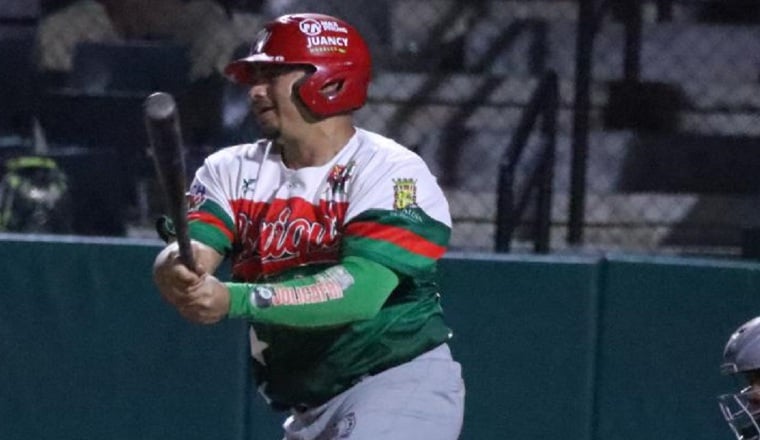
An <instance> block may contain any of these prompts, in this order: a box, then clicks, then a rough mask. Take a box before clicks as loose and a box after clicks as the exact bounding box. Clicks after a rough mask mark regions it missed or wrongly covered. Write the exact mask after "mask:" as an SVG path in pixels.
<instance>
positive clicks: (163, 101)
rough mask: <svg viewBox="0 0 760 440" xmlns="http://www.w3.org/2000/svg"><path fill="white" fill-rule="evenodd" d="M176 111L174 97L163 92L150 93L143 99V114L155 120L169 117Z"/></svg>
mask: <svg viewBox="0 0 760 440" xmlns="http://www.w3.org/2000/svg"><path fill="white" fill-rule="evenodd" d="M176 109H177V104H176V103H175V102H174V97H172V95H170V94H168V93H165V92H156V93H152V94H151V95H150V96H148V97H147V98H145V114H146V115H147V116H148V117H149V118H151V119H155V120H161V119H167V118H169V117H171V116H172V115H173V114H174V113H175V111H176Z"/></svg>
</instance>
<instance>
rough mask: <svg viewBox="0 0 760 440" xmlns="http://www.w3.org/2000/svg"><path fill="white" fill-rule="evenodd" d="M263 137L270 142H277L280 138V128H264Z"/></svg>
mask: <svg viewBox="0 0 760 440" xmlns="http://www.w3.org/2000/svg"><path fill="white" fill-rule="evenodd" d="M261 135H262V136H264V138H265V139H269V140H273V141H274V140H277V139H278V138H279V137H280V129H278V128H274V127H272V128H262V129H261Z"/></svg>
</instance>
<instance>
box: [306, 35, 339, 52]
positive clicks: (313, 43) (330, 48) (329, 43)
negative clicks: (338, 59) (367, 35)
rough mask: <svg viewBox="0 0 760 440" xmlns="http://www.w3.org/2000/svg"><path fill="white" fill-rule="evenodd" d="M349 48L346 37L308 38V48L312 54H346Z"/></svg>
mask: <svg viewBox="0 0 760 440" xmlns="http://www.w3.org/2000/svg"><path fill="white" fill-rule="evenodd" d="M344 47H348V38H346V37H308V39H307V41H306V48H307V49H310V50H312V52H341V53H345V52H346V49H343V48H344Z"/></svg>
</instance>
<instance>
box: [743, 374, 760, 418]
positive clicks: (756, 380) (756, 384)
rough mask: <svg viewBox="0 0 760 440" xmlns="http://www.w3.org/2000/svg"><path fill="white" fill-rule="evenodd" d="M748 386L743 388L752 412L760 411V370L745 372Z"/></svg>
mask: <svg viewBox="0 0 760 440" xmlns="http://www.w3.org/2000/svg"><path fill="white" fill-rule="evenodd" d="M746 378H747V382H748V383H749V386H748V387H747V388H746V389H745V392H746V393H747V401H748V402H749V404H750V405H751V407H750V409H751V410H752V412H753V413H760V371H758V370H754V371H750V372H748V373H747V374H746Z"/></svg>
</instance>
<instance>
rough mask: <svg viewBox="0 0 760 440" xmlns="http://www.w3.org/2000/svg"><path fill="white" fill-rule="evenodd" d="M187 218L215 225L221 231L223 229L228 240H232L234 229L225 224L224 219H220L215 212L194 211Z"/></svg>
mask: <svg viewBox="0 0 760 440" xmlns="http://www.w3.org/2000/svg"><path fill="white" fill-rule="evenodd" d="M187 219H188V220H190V221H193V220H197V221H201V222H203V223H206V224H208V225H211V226H214V227H215V228H217V229H219V231H221V232H222V234H224V236H225V237H227V239H228V240H230V241H232V231H230V230H229V229H228V228H227V225H225V224H224V222H223V221H222V220H220V219H218V218H217V217H216V216H215V215H213V214H210V213H208V212H203V211H194V212H191V213H190V214H188V215H187Z"/></svg>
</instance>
